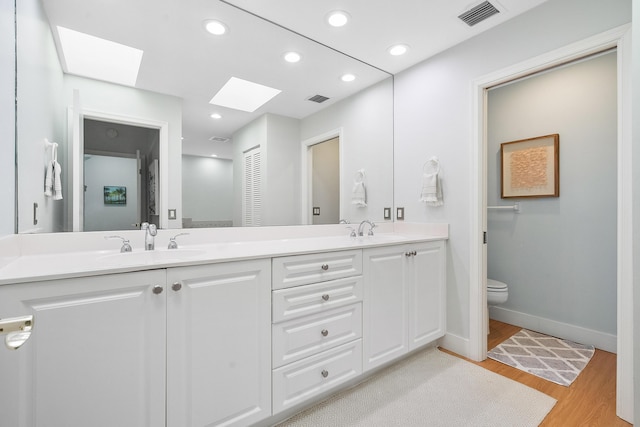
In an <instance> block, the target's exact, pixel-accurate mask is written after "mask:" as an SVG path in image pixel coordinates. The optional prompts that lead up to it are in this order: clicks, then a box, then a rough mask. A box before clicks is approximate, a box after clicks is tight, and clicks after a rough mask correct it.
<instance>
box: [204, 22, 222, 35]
mask: <svg viewBox="0 0 640 427" xmlns="http://www.w3.org/2000/svg"><path fill="white" fill-rule="evenodd" d="M204 28H205V29H206V30H207V31H208V32H210V33H211V34H213V35H215V36H221V35H223V34H224V33H226V32H227V26H226V25H224V24H223V23H222V22H220V21H216V20H215V19H209V20H208V21H204Z"/></svg>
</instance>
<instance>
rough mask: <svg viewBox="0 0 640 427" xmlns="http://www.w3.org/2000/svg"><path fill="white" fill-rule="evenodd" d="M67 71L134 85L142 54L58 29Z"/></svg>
mask: <svg viewBox="0 0 640 427" xmlns="http://www.w3.org/2000/svg"><path fill="white" fill-rule="evenodd" d="M58 36H59V37H60V46H61V47H62V56H63V57H64V63H65V65H66V72H67V73H70V74H76V75H79V76H84V77H89V78H92V79H97V80H104V81H108V82H112V83H118V84H123V85H127V86H135V84H136V80H137V79H138V71H139V70H140V63H141V62H142V54H143V52H142V51H141V50H140V49H136V48H133V47H129V46H125V45H123V44H120V43H115V42H112V41H109V40H105V39H101V38H99V37H95V36H91V35H89V34H85V33H81V32H78V31H74V30H70V29H68V28H64V27H58Z"/></svg>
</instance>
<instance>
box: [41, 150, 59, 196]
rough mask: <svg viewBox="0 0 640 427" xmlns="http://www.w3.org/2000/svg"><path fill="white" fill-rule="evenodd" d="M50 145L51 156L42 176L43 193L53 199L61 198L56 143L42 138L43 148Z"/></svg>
mask: <svg viewBox="0 0 640 427" xmlns="http://www.w3.org/2000/svg"><path fill="white" fill-rule="evenodd" d="M49 147H51V158H50V159H49V161H48V162H47V170H46V172H45V176H44V195H45V196H47V197H53V200H62V179H61V174H62V168H61V167H60V163H58V143H57V142H50V141H49V140H48V139H47V138H45V139H44V148H45V150H46V149H47V148H49Z"/></svg>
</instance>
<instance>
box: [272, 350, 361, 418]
mask: <svg viewBox="0 0 640 427" xmlns="http://www.w3.org/2000/svg"><path fill="white" fill-rule="evenodd" d="M361 373H362V340H356V341H353V342H350V343H348V344H345V345H342V346H340V347H336V348H333V349H331V350H327V351H326V352H324V353H321V354H318V355H316V356H312V357H308V358H306V359H302V360H300V361H298V362H294V363H291V364H289V365H286V366H283V367H282V368H278V369H275V370H274V371H273V413H274V414H276V413H278V412H280V411H282V410H283V409H287V408H289V407H292V406H294V405H296V404H298V403H300V402H302V401H304V400H306V399H309V398H311V397H313V396H316V395H318V394H320V393H323V392H325V391H327V390H329V389H331V388H333V387H336V386H338V385H340V384H342V383H344V382H346V381H349V380H350V379H352V378H354V377H356V376H358V375H360V374H361Z"/></svg>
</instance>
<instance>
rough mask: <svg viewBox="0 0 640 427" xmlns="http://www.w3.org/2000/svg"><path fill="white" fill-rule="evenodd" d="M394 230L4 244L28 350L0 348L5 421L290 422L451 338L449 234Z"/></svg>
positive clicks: (4, 291)
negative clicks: (162, 245)
mask: <svg viewBox="0 0 640 427" xmlns="http://www.w3.org/2000/svg"><path fill="white" fill-rule="evenodd" d="M334 227H335V226H334ZM390 227H393V226H391V225H390ZM398 227H400V226H398ZM402 227H403V228H402V229H399V230H396V229H390V228H387V230H386V231H387V232H383V233H381V234H378V235H376V236H364V237H358V238H351V237H348V236H345V235H329V236H327V235H326V234H324V235H323V234H320V233H322V232H323V231H321V230H320V229H314V231H313V233H314V234H313V235H308V236H302V237H299V236H298V237H295V238H294V237H291V238H289V237H285V238H282V236H283V235H285V236H286V234H287V230H286V229H287V228H284V229H283V228H278V229H277V230H278V231H277V234H278V235H279V236H280V237H279V238H273V237H269V235H268V233H269V231H268V229H265V230H262V231H260V232H259V233H258V234H260V235H259V236H257V240H251V238H253V239H256V237H255V236H251V237H249V236H248V235H247V236H239V237H238V235H237V234H236V236H235V237H236V238H238V240H230V237H229V236H231V234H230V233H232V232H231V231H221V232H219V233H218V234H210V233H214V232H213V231H201V232H196V233H193V234H192V235H191V236H189V239H184V241H185V242H187V243H188V244H184V245H182V246H181V247H180V248H179V249H177V250H175V252H172V251H170V250H162V249H156V251H153V252H152V251H148V252H145V251H141V246H140V245H138V246H137V250H136V244H135V243H136V242H135V240H134V241H133V242H134V243H133V246H134V251H133V252H131V253H122V254H121V253H119V251H118V250H117V249H113V246H114V244H113V243H110V245H109V248H112V249H109V250H104V249H102V250H95V249H96V248H98V247H100V245H102V246H103V247H106V246H105V243H104V240H102V238H103V237H104V236H102V235H101V234H100V233H98V234H96V235H93V236H91V234H92V233H83V236H82V237H78V239H81V240H82V241H81V242H77V244H79V245H84V248H81V249H83V250H80V251H78V250H77V248H76V250H75V251H68V250H65V247H68V246H67V244H66V243H64V242H62V243H60V241H57V242H56V244H55V245H54V244H53V243H52V242H47V241H46V239H47V237H37V236H10V239H12V240H11V242H9V243H10V244H11V245H15V251H14V252H11V249H4V251H5V252H3V253H1V254H0V259H1V260H2V267H1V268H0V319H3V320H5V319H8V318H14V317H20V316H26V315H30V316H33V321H32V325H31V327H32V332H31V336H30V337H29V338H28V339H27V340H26V341H25V342H24V344H23V345H22V346H21V347H19V348H17V349H15V350H11V349H8V348H6V346H5V345H3V346H2V348H0V376H1V377H2V379H3V380H2V383H1V384H0V412H1V413H2V414H3V420H2V423H3V425H4V424H5V423H6V425H12V426H44V425H65V426H71V427H73V426H85V425H91V426H105V427H107V426H109V427H111V426H114V425H117V426H143V425H148V426H162V425H166V426H171V427H173V426H176V427H181V426H204V425H237V426H246V425H252V424H258V425H269V424H273V423H275V422H277V421H279V420H281V419H283V418H285V417H287V416H290V415H291V414H293V413H295V412H297V411H299V410H300V409H302V408H304V407H306V406H308V405H310V404H312V403H314V402H316V401H317V400H318V399H321V398H324V397H326V396H327V395H328V394H330V393H333V392H335V391H337V390H339V389H341V387H344V386H346V385H350V384H354V383H355V382H357V381H359V380H361V379H363V378H364V377H365V376H366V375H367V374H369V373H371V372H373V371H375V369H376V368H379V367H381V366H384V365H385V364H388V363H389V362H392V361H394V360H396V359H398V358H400V357H402V356H403V355H405V354H407V353H408V352H410V351H412V350H414V349H416V348H418V347H421V346H424V345H427V344H429V343H433V342H434V341H435V340H437V339H438V338H440V337H441V336H443V335H444V333H445V270H446V267H445V258H446V256H445V247H446V239H447V237H448V230H447V226H446V225H434V226H429V225H422V226H418V227H416V228H415V229H411V227H409V226H407V225H402ZM326 230H327V229H326V228H325V229H324V232H325V233H326ZM340 230H342V229H340ZM161 231H162V230H161ZM297 231H298V233H297V234H298V235H299V234H300V228H298V229H297ZM383 231H384V230H383ZM388 231H390V232H388ZM225 233H229V235H228V236H227V235H226V234H225ZM235 233H238V232H237V231H236V232H235ZM247 233H248V232H247ZM159 234H160V236H159V237H158V238H157V239H163V238H165V237H166V236H168V234H169V232H168V231H167V234H166V236H164V235H163V234H162V233H159ZM272 236H273V235H272ZM132 237H136V238H137V235H135V236H133V235H132ZM214 237H215V238H216V239H217V240H213V238H214ZM64 238H65V236H60V235H58V239H64ZM67 238H69V237H67ZM92 238H93V239H92ZM38 239H40V240H38ZM42 239H44V240H42ZM225 239H227V240H225ZM211 241H216V243H210V242H211ZM3 247H7V245H3ZM36 247H38V248H40V249H39V250H38V251H39V252H38V251H36V249H34V248H36ZM49 248H51V249H49ZM3 338H4V337H3Z"/></svg>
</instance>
